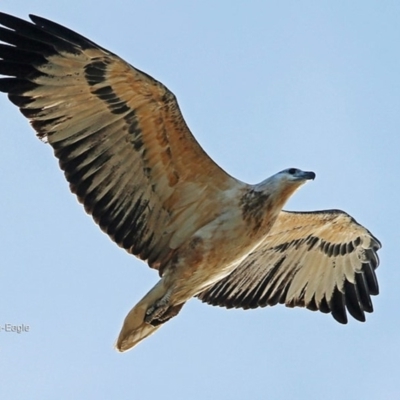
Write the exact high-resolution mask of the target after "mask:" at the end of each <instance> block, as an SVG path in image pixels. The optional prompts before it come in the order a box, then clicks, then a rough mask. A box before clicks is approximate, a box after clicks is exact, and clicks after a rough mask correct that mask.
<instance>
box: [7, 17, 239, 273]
mask: <svg viewBox="0 0 400 400" xmlns="http://www.w3.org/2000/svg"><path fill="white" fill-rule="evenodd" d="M31 20H32V21H33V22H34V23H30V22H26V21H24V20H21V19H18V18H15V17H12V16H10V15H6V14H3V13H0V24H2V25H3V26H4V27H6V28H4V27H0V41H2V42H4V43H6V44H0V74H3V75H6V76H8V77H7V78H3V79H0V91H3V92H6V93H8V96H9V98H10V100H11V101H12V102H13V103H14V104H16V105H17V106H18V107H19V108H20V110H21V112H22V113H23V114H24V115H25V116H26V117H27V118H28V119H29V120H30V122H31V124H32V126H33V127H34V128H35V130H36V131H37V134H38V136H39V138H41V139H42V140H44V141H47V142H49V143H50V145H51V146H52V147H53V149H54V152H55V155H56V157H57V158H58V159H59V162H60V167H61V168H62V169H63V170H64V171H65V176H66V178H67V180H68V181H69V183H70V188H71V190H72V192H74V193H75V194H76V195H77V196H78V199H79V201H80V202H82V203H83V204H84V206H85V209H86V211H87V212H88V213H90V214H91V215H92V216H93V218H94V220H95V221H96V222H97V223H98V224H99V225H100V227H101V229H102V230H103V231H104V232H106V233H107V234H108V235H109V236H110V237H111V238H112V239H113V240H114V241H115V242H116V243H117V244H118V245H120V246H122V247H123V248H125V249H126V250H127V251H128V252H130V253H133V254H135V255H138V256H139V257H141V258H142V259H148V262H149V265H150V266H152V267H153V268H159V267H160V265H162V264H163V263H165V262H166V261H168V257H170V255H171V253H172V251H171V250H173V249H174V248H176V247H178V246H179V245H180V244H181V243H182V242H183V241H184V240H185V239H186V238H187V237H189V236H190V235H191V234H192V233H193V232H195V231H196V230H197V229H198V228H199V227H201V226H203V225H204V224H206V223H207V222H208V221H209V220H211V219H212V218H213V217H214V215H216V214H218V213H219V212H220V209H219V207H223V204H222V203H221V201H220V200H221V199H220V197H221V193H222V192H223V191H224V190H226V189H227V188H230V187H233V186H234V185H237V184H238V181H236V180H235V179H233V178H232V177H230V176H229V175H228V174H226V173H225V172H224V171H223V170H222V169H221V168H219V167H218V166H217V165H216V164H215V163H214V162H213V161H212V160H211V159H210V158H209V157H208V156H207V154H206V153H205V152H204V151H203V150H202V148H201V147H200V145H199V144H198V143H197V142H196V140H195V139H194V137H193V136H192V134H191V133H190V131H189V129H188V127H187V126H186V124H185V121H184V119H183V117H182V115H181V112H180V110H179V107H178V103H177V101H176V98H175V96H174V95H173V94H172V93H171V92H170V91H169V90H168V89H167V88H166V87H165V86H164V85H162V84H161V83H160V82H158V81H156V80H154V79H153V78H151V77H150V76H148V75H146V74H145V73H143V72H141V71H139V70H137V69H135V68H134V67H132V66H130V65H129V64H127V63H126V62H125V61H123V60H122V59H120V58H119V57H118V56H116V55H115V54H112V53H110V52H109V51H107V50H105V49H103V48H101V47H100V46H98V45H96V44H95V43H93V42H91V41H90V40H88V39H86V38H84V37H83V36H81V35H79V34H77V33H75V32H73V31H71V30H69V29H67V28H65V27H62V26H60V25H58V24H55V23H54V22H51V21H48V20H46V19H43V18H40V17H36V16H31ZM220 203H221V204H220Z"/></svg>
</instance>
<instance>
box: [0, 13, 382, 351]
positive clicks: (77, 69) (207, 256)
mask: <svg viewBox="0 0 400 400" xmlns="http://www.w3.org/2000/svg"><path fill="white" fill-rule="evenodd" d="M30 18H31V21H32V22H27V21H24V20H22V19H19V18H16V17H13V16H11V15H7V14H4V13H0V42H1V43H0V75H3V77H1V78H0V91H2V92H4V93H7V95H8V97H9V99H10V101H11V102H12V103H14V104H15V105H17V106H18V107H19V109H20V111H21V112H22V114H23V115H24V116H25V117H26V118H28V120H29V121H30V123H31V125H32V127H33V128H34V129H35V130H36V133H37V136H38V137H39V139H41V140H43V141H44V142H47V143H49V144H50V146H51V147H52V148H53V151H54V154H55V156H56V157H57V158H58V160H59V164H60V167H61V169H62V170H63V171H64V174H65V177H66V179H67V181H68V182H69V185H70V189H71V191H72V192H73V193H74V194H75V195H76V196H77V199H78V201H79V202H81V203H82V205H83V206H84V208H85V210H86V212H87V213H88V214H90V215H91V216H92V217H93V219H94V221H95V223H96V224H98V226H99V227H100V228H101V229H102V230H103V231H104V232H105V233H106V234H107V235H108V236H109V237H110V238H111V239H112V240H113V241H114V242H115V243H117V244H118V245H119V246H120V247H121V248H123V249H125V250H126V251H127V252H128V253H130V254H133V255H135V256H137V257H139V258H140V259H142V260H143V261H145V262H147V264H148V265H149V267H151V268H153V269H155V270H157V271H158V273H159V276H160V280H159V281H158V283H156V285H155V286H154V287H153V288H152V289H151V290H150V291H149V292H148V293H147V294H146V295H145V296H144V297H143V298H142V299H141V300H140V301H139V302H138V303H137V304H136V305H135V306H134V307H133V308H132V310H131V311H130V312H129V314H128V315H127V317H126V318H125V321H124V324H123V327H122V330H121V333H120V335H119V337H118V339H117V343H116V348H117V349H118V350H119V351H126V350H128V349H130V348H132V347H133V346H135V345H136V344H137V343H139V342H140V341H141V340H143V339H144V338H145V337H147V336H149V335H150V334H152V333H154V332H155V331H156V330H157V329H158V328H159V327H160V326H161V325H162V324H163V323H165V322H166V321H168V320H169V319H171V318H172V317H174V316H176V315H177V314H178V313H179V312H180V310H181V308H182V307H183V305H184V304H185V302H186V301H188V300H189V299H190V298H192V297H197V298H199V299H200V300H201V301H203V302H205V303H208V304H211V305H218V306H222V307H226V308H242V309H250V308H256V307H265V306H272V305H275V304H278V303H280V304H285V305H286V306H288V307H295V306H298V307H306V308H307V309H309V310H313V311H315V310H319V311H321V312H323V313H330V314H332V316H333V317H334V318H335V319H336V320H337V321H338V322H340V323H347V313H349V314H350V315H351V316H352V317H354V318H355V319H357V320H359V321H365V313H366V312H367V313H369V312H372V311H373V306H372V301H371V296H372V295H377V294H378V292H379V288H378V282H377V279H376V274H375V270H376V268H377V267H378V264H379V259H378V256H377V251H378V249H379V248H380V247H381V245H380V242H379V241H378V239H376V238H375V237H374V236H373V235H372V234H371V232H369V231H368V230H367V229H366V228H364V227H363V226H362V225H360V224H358V223H357V222H356V221H355V220H354V219H353V218H352V217H351V216H349V215H348V214H346V213H345V212H343V211H340V210H325V211H314V212H288V211H283V210H282V208H283V207H284V204H285V203H286V201H287V200H288V198H289V197H290V196H291V195H292V194H293V193H294V192H295V191H296V190H297V189H298V188H299V187H300V186H301V185H302V184H304V183H305V182H306V181H307V180H310V179H314V178H315V174H314V173H313V172H306V171H301V170H299V169H296V168H289V169H286V170H284V171H281V172H279V173H277V174H275V175H273V176H271V177H270V178H267V179H266V180H264V181H263V182H261V183H259V184H257V185H249V184H246V183H244V182H241V181H240V180H238V179H235V178H234V177H232V176H230V175H229V174H228V173H226V172H225V171H224V170H222V169H221V168H220V167H219V166H218V165H217V164H216V163H215V162H214V161H213V160H212V159H211V158H210V157H209V156H208V155H207V154H206V153H205V152H204V150H203V149H202V148H201V146H200V145H199V143H198V142H197V141H196V139H195V138H194V136H193V135H192V133H191V132H190V130H189V128H188V126H187V125H186V123H185V120H184V118H183V116H182V114H181V111H180V109H179V106H178V102H177V100H176V97H175V95H174V94H173V93H172V92H171V91H170V90H169V89H168V88H167V87H166V86H164V85H163V84H162V83H160V82H158V81H157V80H155V79H154V78H152V77H150V76H149V75H147V74H146V73H144V72H142V71H140V70H138V69H136V68H135V67H133V66H132V65H130V64H128V63H127V62H125V61H124V60H122V59H121V58H120V57H118V56H117V55H115V54H113V53H111V52H110V51H108V50H106V49H104V48H102V47H101V46H99V45H97V44H96V43H94V42H92V41H91V40H89V39H87V38H85V37H83V36H81V35H79V34H78V33H76V32H74V31H72V30H70V29H68V28H66V27H64V26H61V25H59V24H56V23H54V22H52V21H49V20H46V19H44V18H41V17H38V16H33V15H31V16H30Z"/></svg>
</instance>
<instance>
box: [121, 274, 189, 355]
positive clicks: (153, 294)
mask: <svg viewBox="0 0 400 400" xmlns="http://www.w3.org/2000/svg"><path fill="white" fill-rule="evenodd" d="M168 297H169V296H168V292H167V290H166V288H165V286H164V282H163V280H162V279H161V280H160V281H159V282H158V283H157V284H156V285H155V286H154V287H153V288H152V289H151V290H150V291H149V292H148V293H147V294H146V295H145V296H144V297H143V298H142V300H140V301H139V303H137V304H136V305H135V306H134V307H133V308H132V310H131V311H129V313H128V315H127V316H126V318H125V321H124V324H123V326H122V329H121V332H120V334H119V336H118V339H117V342H116V344H115V348H116V350H118V351H120V352H124V351H127V350H130V349H131V348H133V347H134V346H136V345H137V344H138V343H139V342H140V341H142V340H143V339H145V338H147V337H148V336H150V335H152V334H153V333H154V332H155V331H156V330H157V329H158V328H159V327H160V326H161V325H162V324H163V323H165V322H167V321H168V320H169V319H171V318H172V317H174V316H176V315H177V314H178V313H179V311H180V310H181V308H182V307H183V305H184V304H185V303H181V304H178V305H170V304H169V303H168ZM150 309H151V313H150V314H149V313H148V311H149V310H150Z"/></svg>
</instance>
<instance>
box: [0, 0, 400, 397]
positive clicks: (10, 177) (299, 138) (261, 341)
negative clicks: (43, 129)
mask: <svg viewBox="0 0 400 400" xmlns="http://www.w3.org/2000/svg"><path fill="white" fill-rule="evenodd" d="M26 4H27V2H26V1H22V0H4V1H2V6H1V11H3V12H9V13H12V14H14V15H17V16H19V17H24V18H26V17H27V15H28V13H33V14H37V15H41V16H44V17H47V18H49V19H53V20H55V21H57V22H59V23H62V24H64V25H66V26H68V27H70V28H72V29H74V30H76V31H78V32H80V33H82V34H84V35H86V36H87V37H89V38H90V39H92V40H93V41H95V42H97V43H99V44H100V45H102V46H103V47H105V48H108V49H109V50H111V51H113V52H114V53H117V54H119V55H120V56H121V57H123V58H125V59H126V60H127V61H129V62H130V63H132V64H133V65H135V66H136V67H138V68H140V69H142V70H144V71H146V72H147V73H149V74H150V75H152V76H154V77H155V78H157V79H158V80H160V81H162V82H163V83H164V84H165V85H166V86H167V87H168V88H169V89H171V90H172V91H173V92H174V93H175V94H176V96H177V97H178V100H179V103H180V106H181V109H182V112H183V114H184V116H185V118H186V121H187V123H188V125H189V126H190V128H191V130H192V132H193V133H194V135H195V136H196V138H197V139H198V140H199V142H200V143H201V145H202V146H203V147H204V148H205V150H206V151H207V152H208V154H209V155H210V156H211V157H212V158H213V159H214V160H216V161H217V162H218V164H219V165H221V166H222V167H223V168H224V169H225V170H227V171H228V172H229V173H230V174H232V175H233V176H235V177H237V178H239V179H241V180H244V181H247V182H249V183H256V182H258V181H261V180H263V179H264V178H266V177H268V176H270V175H272V174H273V173H275V172H277V171H279V170H282V169H284V168H287V167H298V168H301V169H305V170H313V171H315V172H316V174H317V179H316V180H315V181H313V182H311V183H309V184H307V185H306V186H304V187H303V188H302V189H301V190H300V191H299V192H297V193H296V195H295V196H294V197H293V198H292V199H291V200H290V201H289V203H288V204H287V207H286V208H287V209H290V210H319V209H330V208H338V209H342V210H345V211H347V212H348V213H350V214H351V215H352V216H354V218H356V220H357V221H358V222H360V223H362V224H363V225H365V226H366V227H367V228H368V229H370V230H371V231H372V233H374V234H375V235H376V236H377V237H378V238H379V239H380V240H381V241H382V243H383V249H382V250H381V251H380V253H379V254H380V258H381V266H380V267H379V269H378V271H377V274H378V279H379V283H380V289H381V294H380V295H379V296H378V297H376V298H374V299H373V300H374V307H375V312H374V313H373V314H371V315H368V316H367V322H366V323H364V324H362V323H359V322H356V321H353V320H352V321H350V322H349V324H348V325H346V326H341V325H339V324H338V323H336V322H335V321H334V320H333V318H331V317H330V316H329V315H324V314H320V313H312V312H310V311H307V310H302V309H287V308H285V307H283V306H277V307H273V308H266V309H261V310H254V311H247V312H245V311H240V310H235V311H233V310H225V309H222V308H214V307H210V306H207V305H204V304H201V303H200V302H199V301H197V300H192V301H190V302H189V303H188V304H187V305H186V306H185V308H184V309H183V311H182V312H181V314H180V315H179V317H177V318H176V319H174V320H172V321H170V322H169V323H168V324H166V325H165V326H163V327H162V328H161V329H160V330H159V331H158V332H157V333H156V334H155V335H154V336H152V337H150V338H148V339H147V340H146V341H144V342H143V343H141V344H140V345H139V346H138V347H137V348H135V349H134V350H133V351H131V352H128V353H126V354H118V353H116V352H115V351H114V350H113V343H114V340H115V339H116V336H117V334H118V332H119V329H120V327H121V324H122V321H123V319H124V317H125V315H126V313H127V312H128V311H129V309H130V308H131V307H132V306H133V305H134V304H135V303H136V302H137V301H138V300H139V299H140V298H141V297H142V296H143V295H144V294H145V293H146V292H147V291H148V289H149V288H150V287H152V286H153V285H154V284H155V282H156V281H157V279H158V276H157V274H156V273H155V272H154V271H152V270H150V269H149V268H147V266H146V265H145V264H144V263H142V262H140V261H138V260H136V259H135V258H134V257H132V256H129V255H128V254H125V253H124V251H122V250H121V249H119V248H118V247H117V246H115V245H114V244H113V243H112V242H111V241H110V240H109V239H108V237H107V236H106V235H104V234H103V233H102V232H100V231H99V229H98V228H97V226H95V224H94V223H93V222H92V220H91V219H90V218H89V217H88V216H86V215H85V213H84V211H83V209H82V208H81V206H80V205H79V204H78V203H77V201H76V200H75V198H74V196H72V195H71V194H70V193H69V190H68V185H67V183H66V182H65V180H64V178H63V175H62V173H61V171H60V170H59V169H58V166H57V161H56V159H55V158H54V157H53V155H52V151H51V148H50V147H49V146H46V145H44V144H42V143H40V142H39V140H37V139H36V138H35V135H34V132H33V130H32V129H31V128H30V126H29V124H28V123H27V121H26V120H25V119H24V118H23V117H22V115H21V114H20V113H19V112H18V110H17V109H16V108H15V107H14V106H13V105H12V104H11V103H9V101H8V100H7V98H6V97H5V96H4V95H2V96H0V121H1V125H0V183H1V187H2V195H1V196H0V208H1V210H2V223H1V224H0V237H1V241H0V254H1V261H0V265H1V266H0V294H1V302H0V324H3V325H4V324H5V323H11V324H14V325H19V324H26V325H29V326H30V331H29V332H25V333H21V334H16V333H6V332H0V359H1V362H0V375H1V377H2V385H1V387H0V396H1V397H4V398H12V399H41V400H42V399H59V400H64V399H71V398H77V399H140V400H147V399H154V398H161V397H162V398H163V399H177V400H180V399H185V400H186V399H191V400H192V399H193V400H196V399H204V398H212V399H226V400H236V399H237V400H242V399H245V398H252V399H293V398H296V399H320V398H324V399H337V398H338V397H339V396H340V397H341V398H346V399H359V398H363V399H376V398H379V399H396V398H400V381H399V372H400V371H399V359H400V335H399V322H400V318H399V315H400V313H399V311H398V304H399V302H400V290H399V285H400V269H399V266H398V261H397V258H398V257H397V253H398V247H399V243H400V238H399V224H400V213H399V204H400V178H399V171H400V161H399V159H400V140H399V127H400V112H399V109H400V90H399V89H400V74H399V71H400V52H399V43H400V3H399V2H397V1H384V2H382V1H352V2H348V1H324V2H322V1H294V0H293V1H282V2H273V1H252V0H250V1H247V2H244V1H243V2H241V1H219V2H216V1H209V0H202V1H191V2H188V1H174V2H165V1H161V0H158V1H143V0H141V1H133V2H126V1H121V0H114V1H113V2H112V3H110V2H109V1H107V2H106V1H102V0H100V1H92V0H88V1H86V0H82V1H76V0H70V1H69V2H55V1H50V0H48V1H45V0H31V1H29V5H28V6H27V5H26ZM110 4H112V7H110Z"/></svg>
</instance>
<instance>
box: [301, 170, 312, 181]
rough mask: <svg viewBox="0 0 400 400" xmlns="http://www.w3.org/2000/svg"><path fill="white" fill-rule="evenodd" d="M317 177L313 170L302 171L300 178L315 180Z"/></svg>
mask: <svg viewBox="0 0 400 400" xmlns="http://www.w3.org/2000/svg"><path fill="white" fill-rule="evenodd" d="M315 177H316V175H315V172H312V171H301V173H300V176H299V178H300V179H304V180H310V179H312V180H314V179H315Z"/></svg>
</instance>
